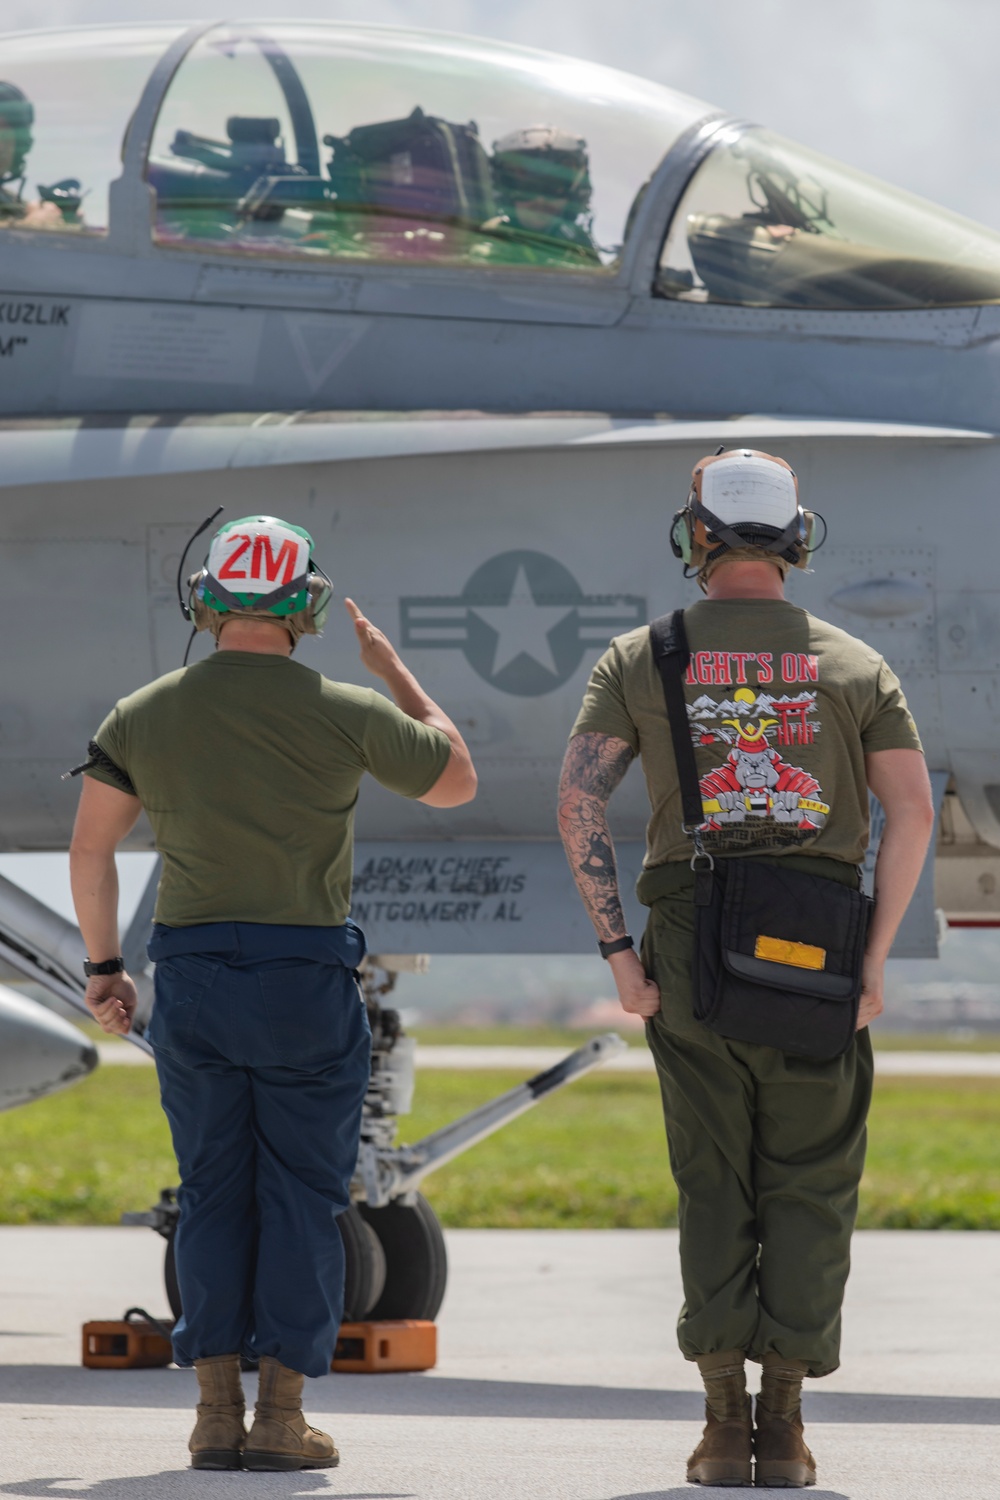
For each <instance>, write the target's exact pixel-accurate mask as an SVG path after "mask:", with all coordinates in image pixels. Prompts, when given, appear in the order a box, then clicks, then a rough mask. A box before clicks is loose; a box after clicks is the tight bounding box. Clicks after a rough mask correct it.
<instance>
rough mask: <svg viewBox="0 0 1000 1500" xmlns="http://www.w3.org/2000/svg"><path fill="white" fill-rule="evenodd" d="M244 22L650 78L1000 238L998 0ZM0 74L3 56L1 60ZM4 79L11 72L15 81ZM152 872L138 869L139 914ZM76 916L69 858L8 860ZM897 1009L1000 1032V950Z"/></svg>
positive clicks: (56, 3) (472, 7)
mask: <svg viewBox="0 0 1000 1500" xmlns="http://www.w3.org/2000/svg"><path fill="white" fill-rule="evenodd" d="M229 14H230V15H238V16H247V17H249V16H270V17H275V16H279V17H283V18H284V19H288V18H291V17H296V18H302V19H311V18H319V19H325V20H350V21H362V20H363V21H368V22H375V23H381V24H385V25H396V26H417V27H427V28H433V29H438V30H445V31H463V32H472V33H477V34H479V35H482V36H490V37H495V38H497V39H500V40H503V41H508V42H515V43H518V44H521V45H525V46H532V47H543V48H548V49H551V50H553V51H560V52H567V53H571V54H574V55H576V56H579V57H584V58H589V59H592V60H594V61H597V62H602V63H606V64H609V65H611V66H614V67H619V68H624V69H627V70H630V71H632V72H636V73H641V74H643V75H644V76H646V77H648V78H652V79H655V80H657V81H658V82H660V83H664V84H667V85H672V86H674V87H677V88H679V89H682V90H684V91H685V92H686V93H689V94H694V95H696V96H699V97H701V98H703V99H705V100H706V101H708V102H709V103H711V104H714V105H718V106H720V107H722V108H725V109H727V110H729V111H731V112H732V113H733V114H736V115H739V116H743V117H746V118H749V119H751V120H754V121H757V122H759V123H761V124H766V125H769V126H771V127H772V128H774V129H776V130H778V131H781V132H782V133H784V134H786V135H789V136H792V137H794V138H796V139H798V140H800V141H802V142H804V143H805V144H807V145H809V146H812V147H814V148H816V149H817V150H820V151H824V152H827V153H828V154H830V155H831V156H836V157H840V158H841V159H842V160H845V161H848V162H850V163H851V164H852V165H854V166H857V167H861V168H863V169H864V170H867V171H869V172H872V173H874V174H875V175H876V176H880V177H884V178H887V179H888V180H890V181H892V182H895V183H898V184H899V185H900V186H902V187H906V188H909V189H910V190H911V191H912V192H916V193H920V194H922V195H924V196H925V197H927V198H930V199H933V200H935V201H936V202H939V203H942V204H944V205H945V206H947V207H948V208H951V209H954V210H956V211H958V212H959V213H965V214H968V215H969V216H970V217H972V218H975V219H979V220H980V221H981V222H983V223H984V224H988V225H990V226H991V227H992V228H994V229H1000V173H998V171H997V161H996V158H997V154H998V140H1000V89H998V88H997V83H996V58H997V56H998V54H1000V5H997V4H996V3H995V0H993V3H990V0H949V3H944V0H905V3H904V0H840V3H839V4H837V5H833V4H830V3H826V4H818V3H816V0H753V3H748V0H707V3H705V0H702V3H701V4H694V3H690V0H689V3H686V4H681V3H678V0H660V3H659V4H657V5H652V4H650V3H649V0H614V3H609V0H489V3H487V0H363V3H362V0H326V3H317V0H290V3H288V4H286V5H276V4H274V3H273V0H271V3H267V0H263V3H254V0H244V3H243V4H242V5H240V6H238V7H237V6H233V8H232V10H231V11H230V12H229ZM226 16H227V8H226V7H224V6H223V5H222V4H221V3H220V4H212V3H206V0H4V3H3V4H2V6H0V26H2V27H3V28H4V29H5V30H18V29H28V28H38V27H45V26H57V27H60V26H72V25H94V24H103V23H109V22H136V21H158V20H173V19H178V20H191V21H196V20H202V19H214V18H218V19H220V20H221V19H224V18H226ZM0 58H2V50H0ZM0 74H2V69H0ZM146 868H148V862H147V861H146V859H145V857H144V856H130V857H128V858H127V859H126V860H125V861H124V862H123V904H124V905H125V907H126V908H127V909H131V906H132V904H134V901H135V900H136V899H137V896H138V890H139V886H140V885H141V879H142V876H143V874H144V871H145V869H146ZM0 873H3V874H6V875H7V876H8V877H9V878H12V879H19V880H21V881H23V883H24V884H25V885H26V886H28V887H29V888H30V889H32V890H33V892H34V893H35V894H36V895H39V896H40V897H42V898H43V899H47V900H49V901H50V902H51V904H52V905H54V906H55V907H57V909H59V910H63V911H65V912H66V914H67V915H69V914H70V909H69V899H68V897H69V891H68V880H67V878H66V870H65V859H64V858H63V857H61V856H56V855H42V856H25V855H20V856H6V857H4V858H2V859H0ZM891 967H892V975H891V986H890V988H891V996H890V1000H891V1010H892V1012H893V1013H894V1014H895V1015H896V1016H897V1017H898V1018H899V1019H900V1020H901V1021H902V1020H905V1019H906V1018H907V1017H912V1016H914V1015H919V1014H927V1015H928V1016H933V1017H934V1018H935V1019H936V1020H938V1021H939V1022H941V1021H949V1020H950V1021H952V1022H961V1021H963V1020H966V1021H971V1022H973V1023H981V1020H982V1017H983V1015H984V1014H985V1013H986V1010H987V1008H988V1009H989V1010H991V1011H993V1013H994V1014H995V1015H996V1016H997V1019H998V1023H1000V987H998V986H997V984H996V977H995V976H996V974H997V972H998V969H1000V936H998V935H997V934H994V933H988V932H978V933H977V932H964V933H952V934H951V935H950V936H949V939H948V941H947V943H946V945H945V948H944V950H943V955H942V959H941V961H940V962H938V963H936V964H935V963H928V962H923V963H919V962H905V963H897V964H895V965H892V966H891ZM607 992H608V979H607V972H606V970H605V968H604V966H603V965H601V964H600V963H599V962H598V961H597V960H596V959H593V960H590V959H572V960H570V959H525V958H518V959H505V960H488V961H487V960H479V959H474V960H469V959H438V960H435V962H434V965H433V967H432V971H431V973H430V974H429V975H427V976H426V977H420V978H418V977H406V978H405V979H404V980H403V981H402V984H401V991H400V1000H401V1001H402V1003H403V1004H405V1005H407V1006H412V1007H414V1008H417V1009H420V1010H422V1011H423V1012H424V1013H425V1014H440V1015H461V1016H463V1017H464V1018H469V1017H470V1016H471V1015H473V1014H479V1015H480V1016H482V1017H484V1018H485V1017H487V1016H490V1015H493V1016H501V1017H502V1016H508V1017H512V1016H514V1015H524V1016H526V1017H527V1016H536V1017H539V1018H542V1017H545V1016H548V1017H551V1018H554V1019H558V1018H560V1017H562V1016H564V1015H566V1014H568V1013H569V1012H570V1011H572V1010H573V1009H574V1008H575V1007H580V1006H583V1005H586V1004H588V1003H589V1002H590V1001H592V1000H593V999H595V998H599V997H600V996H601V995H602V994H606V993H607Z"/></svg>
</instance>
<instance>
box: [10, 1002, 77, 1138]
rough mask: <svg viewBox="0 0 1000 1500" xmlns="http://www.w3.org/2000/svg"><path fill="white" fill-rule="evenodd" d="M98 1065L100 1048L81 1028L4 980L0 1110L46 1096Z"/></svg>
mask: <svg viewBox="0 0 1000 1500" xmlns="http://www.w3.org/2000/svg"><path fill="white" fill-rule="evenodd" d="M96 1066H97V1048H96V1047H95V1046H94V1045H93V1044H92V1043H91V1042H89V1041H88V1040H87V1038H86V1037H85V1036H84V1035H83V1032H82V1031H79V1030H78V1029H77V1027H75V1026H72V1025H71V1024H70V1023H69V1021H64V1020H63V1019H62V1017H61V1016H57V1015H54V1014H53V1012H52V1011H50V1010H46V1008H45V1006H44V1005H39V1004H38V1002H37V1001H36V1000H29V999H28V998H27V996H26V995H18V994H16V993H15V991H14V990H11V989H8V988H7V986H6V985H0V1110H3V1109H13V1108H14V1107H15V1105H18V1104H28V1103H30V1101H31V1100H32V1099H44V1098H45V1096H46V1095H47V1094H54V1093H55V1092H56V1091H57V1090H58V1089H63V1088H66V1087H67V1085H68V1084H71V1083H75V1082H76V1081H77V1079H79V1078H85V1077H86V1075H87V1074H88V1073H91V1072H93V1070H94V1068H96Z"/></svg>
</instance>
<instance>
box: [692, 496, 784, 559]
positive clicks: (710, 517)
mask: <svg viewBox="0 0 1000 1500" xmlns="http://www.w3.org/2000/svg"><path fill="white" fill-rule="evenodd" d="M691 509H692V511H693V512H694V515H695V516H696V518H697V519H698V520H699V521H701V522H702V523H703V525H704V527H705V530H706V531H709V532H711V534H712V535H713V536H716V537H718V539H719V541H720V542H724V543H725V545H726V546H727V547H730V548H732V550H733V551H734V552H735V551H738V549H739V548H741V547H746V546H748V545H750V546H754V547H760V549H761V551H762V552H778V553H781V552H785V551H786V550H787V549H788V548H789V547H794V546H795V545H796V544H801V542H802V516H801V514H800V512H799V509H798V507H796V511H795V514H794V516H793V517H792V519H791V520H790V521H789V523H788V525H787V526H786V527H785V529H784V531H782V532H781V533H780V535H779V536H776V537H774V538H773V539H772V540H771V541H769V542H768V543H767V544H766V546H765V545H763V544H762V543H760V542H753V543H748V542H747V539H746V537H742V536H740V534H739V532H738V531H734V530H733V528H732V527H731V526H727V525H726V523H725V521H720V520H719V517H718V516H717V515H715V514H714V513H713V512H712V511H710V510H709V509H708V506H707V505H703V504H702V502H701V501H700V500H696V501H695V503H694V504H693V505H692V507H691ZM736 524H737V525H740V524H745V525H750V524H751V523H750V522H744V523H741V522H737V523H736Z"/></svg>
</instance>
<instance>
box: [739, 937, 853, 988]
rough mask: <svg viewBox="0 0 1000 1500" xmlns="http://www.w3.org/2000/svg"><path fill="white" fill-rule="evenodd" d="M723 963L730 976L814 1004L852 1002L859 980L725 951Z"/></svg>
mask: <svg viewBox="0 0 1000 1500" xmlns="http://www.w3.org/2000/svg"><path fill="white" fill-rule="evenodd" d="M722 962H723V963H724V964H725V966H726V968H727V969H728V970H729V973H730V974H733V975H735V976H736V977H737V978H738V979H749V980H752V981H753V983H754V984H766V985H767V986H768V987H769V988H770V989H776V990H785V991H787V992H789V993H792V994H796V995H807V996H809V998H810V999H813V1000H853V998H854V992H855V987H856V985H857V980H856V979H855V978H854V976H853V974H831V973H829V972H827V971H826V970H823V969H804V968H802V967H801V966H799V965H797V964H781V963H774V962H772V960H770V959H767V958H753V957H751V956H749V955H748V954H746V953H737V952H735V951H734V950H733V949H732V948H723V950H722Z"/></svg>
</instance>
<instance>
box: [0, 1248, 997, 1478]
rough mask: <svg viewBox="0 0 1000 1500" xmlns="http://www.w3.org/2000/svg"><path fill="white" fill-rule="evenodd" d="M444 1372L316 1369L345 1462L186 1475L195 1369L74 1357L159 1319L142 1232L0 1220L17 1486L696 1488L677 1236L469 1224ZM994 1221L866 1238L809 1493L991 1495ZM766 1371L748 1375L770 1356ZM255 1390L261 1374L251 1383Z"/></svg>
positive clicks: (7, 1473) (154, 1271)
mask: <svg viewBox="0 0 1000 1500" xmlns="http://www.w3.org/2000/svg"><path fill="white" fill-rule="evenodd" d="M448 1251H449V1255H450V1258H451V1277H450V1282H449V1290H448V1296H447V1299H446V1301H445V1305H444V1308H443V1309H442V1313H441V1317H440V1320H439V1329H440V1349H441V1358H440V1364H439V1366H438V1368H437V1369H436V1370H434V1371H433V1372H429V1373H427V1374H424V1375H382V1376H378V1375H376V1376H364V1375H353V1376H351V1375H334V1376H331V1377H330V1378H329V1379H325V1380H322V1381H314V1382H308V1383H307V1385H308V1391H307V1411H308V1412H309V1414H311V1415H312V1417H313V1418H314V1419H315V1420H316V1421H317V1422H318V1424H319V1425H320V1426H324V1427H328V1428H329V1429H330V1430H332V1431H333V1432H334V1434H335V1436H336V1439H337V1443H338V1446H339V1447H340V1449H341V1452H342V1455H343V1457H342V1461H341V1465H340V1467H339V1468H338V1469H334V1470H324V1471H317V1472H313V1473H302V1474H245V1475H241V1474H213V1473H199V1472H195V1471H192V1470H190V1469H188V1467H187V1451H186V1442H187V1437H188V1434H189V1431H190V1428H191V1424H192V1421H193V1406H194V1402H195V1380H194V1375H193V1372H192V1371H190V1370H178V1369H174V1368H170V1369H165V1370H147V1371H131V1372H129V1371H126V1372H117V1371H115V1372H111V1371H92V1370H84V1369H82V1368H81V1367H80V1363H79V1360H80V1325H81V1324H82V1323H83V1322H84V1321H85V1320H86V1319H88V1318H103V1317H120V1316H121V1314H122V1312H123V1311H124V1309H125V1307H126V1306H129V1305H131V1304H135V1303H138V1304H140V1305H141V1306H143V1307H146V1308H148V1309H149V1311H150V1312H152V1313H154V1314H157V1313H159V1314H163V1313H164V1312H165V1309H166V1300H165V1296H164V1293H163V1290H162V1281H161V1269H162V1260H163V1254H162V1241H160V1240H159V1239H158V1238H157V1237H156V1236H155V1235H154V1234H152V1233H151V1232H150V1231H149V1230H146V1229H70V1228H35V1227H25V1228H13V1227H5V1228H0V1265H2V1267H3V1275H2V1278H0V1496H6V1495H21V1496H36V1497H49V1500H51V1497H52V1496H59V1495H64V1496H70V1495H87V1496H91V1497H94V1500H203V1497H210V1496H211V1497H222V1500H236V1497H239V1500H243V1497H245V1496H248V1495H260V1496H262V1497H263V1496H267V1497H275V1500H291V1497H293V1496H317V1497H320V1496H331V1497H333V1496H339V1497H340V1500H688V1497H690V1496H692V1495H693V1494H696V1493H697V1491H694V1490H692V1489H691V1488H689V1487H688V1486H687V1485H685V1483H684V1461H685V1458H686V1456H687V1454H688V1453H689V1452H690V1450H691V1448H692V1447H693V1446H694V1444H695V1442H696V1441H697V1438H698V1435H699V1431H700V1424H701V1401H700V1398H699V1394H698V1390H699V1386H698V1378H697V1371H696V1369H695V1367H694V1366H693V1365H690V1364H687V1363H686V1362H685V1361H684V1360H682V1359H681V1357H680V1356H679V1354H678V1353H677V1351H676V1346H675V1344H674V1339H673V1322H674V1318H675V1315H676V1311H677V1307H678V1305H679V1302H680V1281H679V1274H678V1265H677V1236H676V1232H674V1231H670V1230H594V1231H589V1230H582V1231H581V1230H578V1231H572V1230H564V1231H558V1230H538V1231H533V1230H521V1231H504V1230H464V1231H458V1232H451V1233H449V1235H448ZM998 1271H1000V1233H997V1234H990V1233H966V1234H962V1233H943V1232H937V1233H919V1232H906V1231H900V1232H895V1233H893V1232H881V1231H879V1232H871V1231H870V1232H867V1233H863V1234H859V1235H858V1236H857V1237H856V1239H855V1254H854V1272H853V1275H852V1277H851V1282H850V1286H849V1289H848V1298H847V1307H846V1309H845V1337H844V1350H843V1365H842V1367H841V1369H840V1370H838V1371H837V1372H836V1374H834V1375H832V1376H830V1377H828V1378H827V1379H826V1380H823V1381H816V1382H810V1383H809V1389H808V1394H807V1396H806V1405H805V1415H806V1422H807V1427H808V1436H809V1441H810V1444H811V1446H812V1448H813V1451H814V1452H815V1454H816V1457H817V1460H818V1463H819V1483H818V1485H817V1488H816V1489H814V1490H812V1491H811V1492H810V1493H811V1495H812V1496H813V1497H814V1500H996V1497H997V1495H998V1494H1000V1399H998V1395H1000V1381H998V1377H997V1357H996V1353H997V1349H998V1348H1000V1311H998V1308H1000V1303H998V1299H997V1295H996V1288H997V1276H998ZM750 1368H751V1377H752V1380H751V1384H753V1383H754V1382H753V1377H755V1375H756V1371H755V1369H754V1367H753V1366H751V1367H750ZM246 1385H247V1389H248V1394H249V1395H250V1399H251V1401H252V1399H253V1390H254V1385H255V1380H254V1377H253V1376H247V1377H246Z"/></svg>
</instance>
